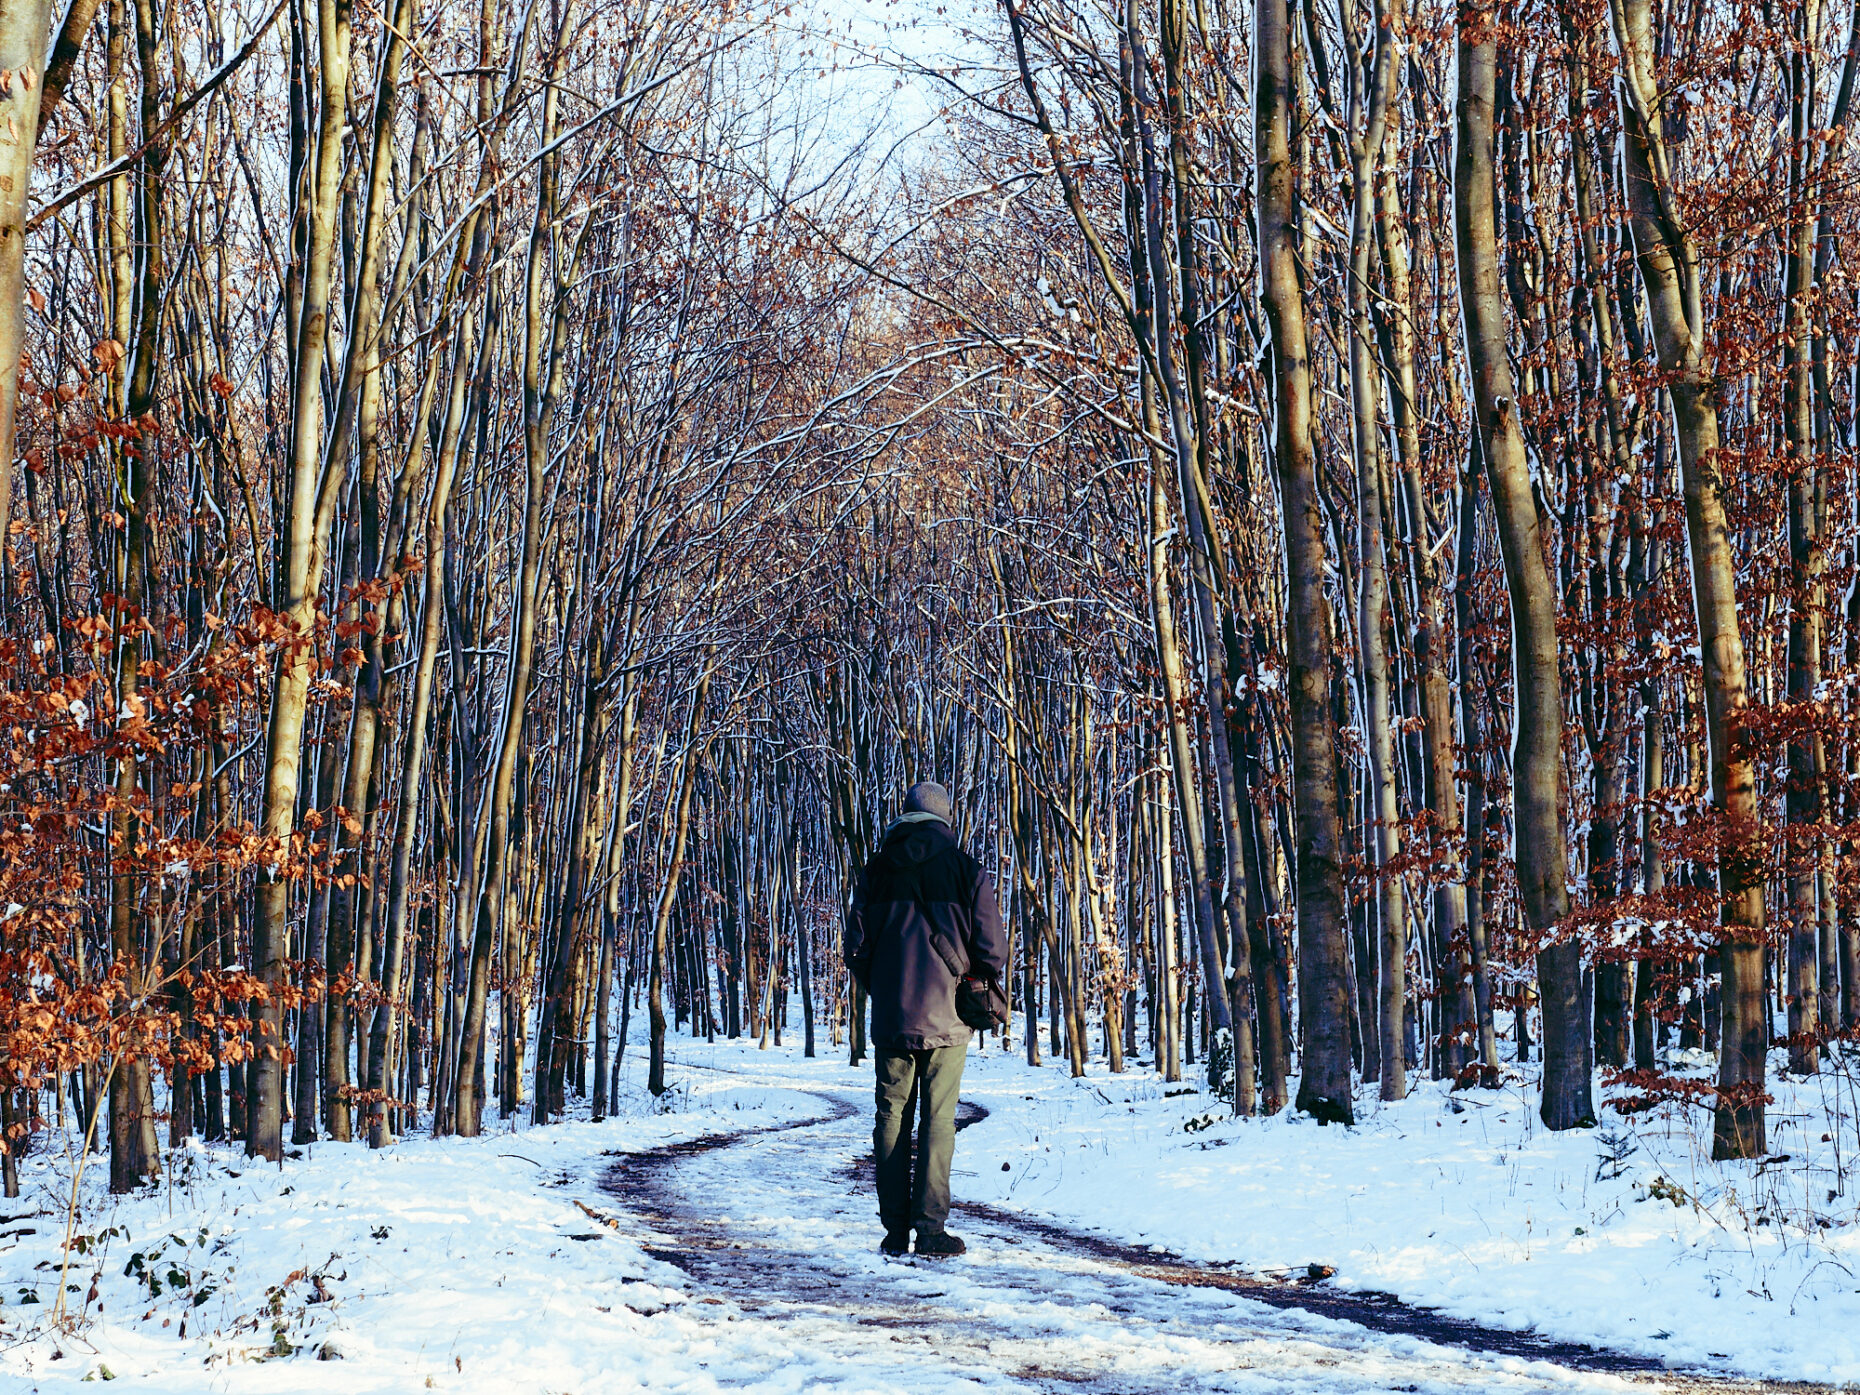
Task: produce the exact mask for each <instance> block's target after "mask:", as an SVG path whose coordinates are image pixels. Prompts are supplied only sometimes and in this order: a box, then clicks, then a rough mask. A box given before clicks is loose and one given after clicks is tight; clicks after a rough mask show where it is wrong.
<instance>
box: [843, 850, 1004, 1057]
mask: <svg viewBox="0 0 1860 1395" xmlns="http://www.w3.org/2000/svg"><path fill="white" fill-rule="evenodd" d="M845 949H846V967H847V968H848V969H850V970H851V971H852V975H853V977H854V978H856V979H858V980H859V982H860V983H861V984H863V985H864V986H865V989H866V991H867V992H868V993H870V994H871V998H872V1045H873V1046H874V1047H876V1048H879V1049H881V1050H883V1049H889V1050H896V1051H923V1050H928V1049H931V1048H934V1047H938V1046H964V1045H967V1044H968V1040H969V1029H968V1027H967V1026H965V1025H964V1024H963V1021H962V1019H961V1018H960V1017H958V1016H957V1015H956V984H957V983H958V982H959V981H960V980H961V979H962V978H963V976H964V975H967V976H969V977H971V978H989V977H992V976H997V975H1001V974H1004V973H1006V971H1007V936H1006V934H1005V933H1004V932H1003V931H1002V929H1001V912H1000V910H999V909H998V908H997V907H996V905H995V891H994V886H993V885H992V884H991V883H990V881H989V879H988V875H987V874H986V873H985V872H983V871H982V869H981V865H980V864H979V863H977V862H976V860H975V859H974V858H972V857H970V856H969V855H968V854H967V853H966V852H964V851H963V850H962V849H961V848H960V847H958V846H957V845H956V838H955V835H954V834H953V833H952V832H950V829H949V826H948V825H947V824H944V823H940V822H937V821H935V820H921V821H913V820H905V821H900V822H899V823H896V824H894V825H892V827H891V828H890V830H888V831H887V832H886V834H885V841H884V843H883V844H882V845H881V846H880V848H879V850H878V852H877V854H876V855H875V856H874V857H873V858H872V860H871V862H869V863H867V864H866V868H865V871H864V872H863V873H861V874H860V877H859V882H858V885H857V886H856V887H855V888H854V891H853V902H852V908H851V909H850V910H849V911H848V912H847V913H846V942H845Z"/></svg>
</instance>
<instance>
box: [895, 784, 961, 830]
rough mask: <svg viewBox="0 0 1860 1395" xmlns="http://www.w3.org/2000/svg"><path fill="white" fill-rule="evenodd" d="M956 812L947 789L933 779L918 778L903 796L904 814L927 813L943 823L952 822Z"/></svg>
mask: <svg viewBox="0 0 1860 1395" xmlns="http://www.w3.org/2000/svg"><path fill="white" fill-rule="evenodd" d="M955 812H956V806H955V803H954V802H953V801H952V800H951V799H950V797H949V791H948V790H946V789H944V788H943V787H942V786H941V785H939V784H938V783H937V782H936V781H935V780H919V781H918V782H917V783H916V784H914V785H912V786H911V787H910V790H909V791H908V792H907V793H906V794H905V796H904V815H905V817H906V818H909V817H910V816H911V815H912V814H927V815H928V816H929V817H931V818H933V819H938V820H940V821H941V822H943V823H952V822H953V821H954V817H953V816H954V815H955Z"/></svg>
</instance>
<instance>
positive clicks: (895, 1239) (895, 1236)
mask: <svg viewBox="0 0 1860 1395" xmlns="http://www.w3.org/2000/svg"><path fill="white" fill-rule="evenodd" d="M878 1248H879V1253H881V1254H888V1255H890V1256H891V1257H892V1258H893V1259H896V1258H897V1257H898V1256H899V1255H901V1254H908V1253H909V1252H910V1248H911V1233H910V1231H908V1230H888V1231H886V1232H885V1238H884V1239H883V1240H881V1241H879V1242H878Z"/></svg>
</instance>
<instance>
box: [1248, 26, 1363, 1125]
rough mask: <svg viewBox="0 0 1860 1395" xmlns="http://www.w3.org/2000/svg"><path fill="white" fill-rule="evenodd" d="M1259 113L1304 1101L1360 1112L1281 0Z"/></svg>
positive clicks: (1264, 39) (1261, 49)
mask: <svg viewBox="0 0 1860 1395" xmlns="http://www.w3.org/2000/svg"><path fill="white" fill-rule="evenodd" d="M1253 78H1254V94H1253V117H1254V123H1255V142H1254V149H1255V152H1256V158H1257V162H1258V165H1257V170H1256V176H1255V185H1254V187H1255V188H1256V189H1257V191H1258V194H1257V199H1258V208H1259V267H1260V271H1259V275H1260V298H1261V300H1262V301H1263V303H1264V305H1265V309H1266V319H1267V322H1268V324H1269V325H1270V326H1271V329H1272V380H1273V459H1274V464H1275V467H1276V469H1277V473H1278V480H1279V508H1280V513H1281V517H1282V520H1283V523H1284V529H1285V567H1286V589H1287V595H1286V611H1285V628H1286V657H1287V660H1288V661H1289V665H1290V673H1289V675H1288V682H1287V685H1286V688H1287V697H1288V699H1289V701H1290V704H1291V711H1292V811H1293V819H1294V822H1295V823H1296V826H1297V830H1298V832H1297V839H1298V861H1297V876H1298V895H1297V907H1298V957H1299V968H1300V971H1301V972H1300V974H1299V983H1298V988H1299V993H1298V998H1299V1006H1300V1010H1301V1012H1300V1015H1301V1017H1302V1018H1303V1023H1304V1032H1305V1053H1304V1073H1303V1076H1302V1078H1301V1079H1300V1081H1299V1085H1298V1100H1297V1103H1298V1108H1300V1109H1301V1110H1303V1111H1305V1112H1306V1113H1308V1114H1311V1115H1314V1116H1315V1117H1317V1118H1318V1119H1321V1120H1324V1121H1327V1122H1336V1123H1344V1124H1348V1123H1352V1122H1354V1120H1355V1102H1354V1100H1353V1098H1352V1094H1351V1082H1350V1001H1349V991H1350V990H1349V968H1348V962H1347V959H1346V955H1347V949H1346V946H1345V942H1344V922H1345V902H1344V894H1343V860H1342V841H1343V840H1342V836H1341V831H1340V829H1339V827H1338V820H1337V758H1336V734H1335V732H1334V731H1333V729H1332V727H1331V722H1330V700H1329V699H1330V694H1329V688H1330V655H1329V648H1330V642H1331V615H1330V603H1329V600H1328V599H1327V598H1326V596H1325V594H1324V519H1323V514H1322V509H1321V505H1320V504H1319V496H1318V488H1317V468H1316V460H1315V457H1314V454H1313V451H1312V445H1311V427H1312V422H1311V361H1310V350H1309V348H1308V346H1307V341H1306V332H1305V303H1304V287H1303V285H1302V284H1301V281H1300V275H1299V269H1298V260H1299V248H1298V239H1299V208H1298V205H1299V198H1298V188H1297V169H1296V166H1295V164H1294V162H1293V158H1292V150H1291V127H1292V104H1293V90H1292V34H1291V15H1290V11H1289V10H1288V8H1287V6H1286V5H1285V4H1284V3H1282V0H1262V2H1261V3H1260V4H1259V5H1258V6H1257V7H1256V9H1255V11H1254V26H1253Z"/></svg>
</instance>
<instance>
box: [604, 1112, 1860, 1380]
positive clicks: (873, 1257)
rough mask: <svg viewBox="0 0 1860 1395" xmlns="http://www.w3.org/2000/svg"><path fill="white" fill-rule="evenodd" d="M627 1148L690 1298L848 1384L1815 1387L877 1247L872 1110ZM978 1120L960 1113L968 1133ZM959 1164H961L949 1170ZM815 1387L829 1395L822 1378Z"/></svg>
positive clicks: (1163, 1265)
mask: <svg viewBox="0 0 1860 1395" xmlns="http://www.w3.org/2000/svg"><path fill="white" fill-rule="evenodd" d="M797 1093H800V1094H804V1095H807V1096H808V1097H810V1098H813V1099H817V1100H818V1101H819V1102H820V1104H821V1110H820V1112H819V1113H818V1114H817V1115H815V1116H814V1117H811V1118H806V1119H801V1120H797V1121H793V1122H789V1123H784V1124H777V1125H773V1126H770V1127H765V1128H759V1129H748V1130H743V1131H741V1132H731V1133H718V1134H710V1135H706V1136H704V1137H701V1138H697V1139H692V1140H690V1141H687V1142H685V1143H680V1144H674V1145H671V1146H668V1147H664V1148H659V1149H654V1150H652V1151H650V1152H645V1153H637V1154H632V1155H629V1156H627V1157H625V1158H623V1159H621V1160H619V1161H617V1162H615V1164H614V1165H613V1166H612V1167H611V1168H610V1169H609V1170H608V1172H607V1173H606V1174H605V1176H604V1177H603V1178H602V1189H603V1190H604V1191H605V1192H606V1193H607V1195H608V1196H610V1197H611V1198H613V1199H614V1200H615V1201H616V1202H618V1203H619V1205H620V1207H621V1208H622V1209H623V1210H624V1211H625V1212H626V1213H627V1214H628V1215H629V1216H630V1218H631V1220H632V1222H633V1228H635V1229H636V1230H637V1231H638V1232H639V1233H641V1234H643V1235H645V1236H646V1237H647V1242H646V1243H647V1249H648V1251H649V1253H651V1254H652V1255H654V1256H655V1257H656V1258H659V1259H662V1260H665V1261H668V1262H670V1263H671V1264H674V1265H676V1266H677V1267H678V1268H680V1269H682V1270H683V1271H684V1272H685V1273H686V1274H687V1275H688V1276H689V1277H690V1279H691V1282H692V1285H693V1287H694V1289H695V1290H696V1291H697V1292H699V1293H700V1294H701V1295H702V1296H704V1297H705V1298H707V1299H709V1300H711V1301H720V1302H722V1303H723V1304H725V1305H733V1306H726V1307H725V1309H724V1310H723V1311H725V1312H726V1313H729V1314H730V1315H732V1316H733V1315H735V1314H737V1313H740V1314H741V1316H742V1317H743V1318H744V1319H746V1320H749V1321H754V1322H758V1323H763V1324H774V1325H777V1326H779V1327H780V1328H782V1329H783V1332H782V1338H783V1340H784V1341H785V1342H787V1343H788V1344H790V1345H792V1346H793V1347H795V1348H796V1349H804V1350H806V1351H807V1352H808V1354H809V1355H810V1357H812V1358H813V1359H814V1361H815V1362H816V1363H818V1362H820V1361H821V1360H822V1359H823V1358H824V1359H827V1360H829V1361H830V1362H831V1363H832V1368H833V1369H835V1370H838V1371H843V1373H844V1375H843V1379H842V1380H841V1381H839V1382H837V1385H836V1388H839V1389H844V1390H847V1391H853V1390H858V1391H867V1390H879V1389H884V1390H892V1389H896V1390H901V1391H910V1392H912V1393H913V1395H917V1393H918V1392H924V1393H925V1395H928V1393H929V1392H941V1391H946V1390H947V1391H1002V1390H1013V1391H1030V1390H1032V1391H1074V1392H1104V1395H1148V1392H1158V1393H1159V1395H1160V1393H1161V1392H1169V1395H1177V1392H1181V1391H1185V1390H1194V1391H1202V1390H1206V1391H1233V1392H1267V1391H1271V1392H1311V1393H1312V1395H1317V1393H1318V1392H1322V1393H1323V1395H1354V1392H1368V1391H1376V1392H1383V1391H1428V1392H1462V1391H1464V1392H1492V1393H1493V1395H1509V1392H1523V1391H1572V1392H1577V1391H1579V1392H1588V1391H1625V1390H1657V1391H1669V1392H1685V1393H1686V1395H1691V1393H1692V1392H1699V1395H1703V1392H1708V1391H1709V1392H1718V1393H1719V1395H1734V1393H1735V1392H1759V1391H1763V1392H1778V1395H1780V1393H1781V1392H1785V1391H1811V1390H1817V1389H1823V1388H1825V1387H1815V1386H1804V1385H1786V1384H1777V1383H1768V1382H1756V1381H1737V1380H1727V1379H1722V1378H1717V1377H1712V1376H1707V1375H1699V1374H1692V1373H1678V1372H1668V1371H1666V1370H1665V1369H1664V1368H1663V1367H1662V1366H1661V1365H1660V1364H1659V1363H1658V1362H1656V1361H1654V1360H1652V1359H1649V1358H1644V1357H1635V1356H1628V1355H1623V1354H1620V1353H1614V1352H1606V1351H1600V1350H1597V1349H1595V1348H1593V1347H1587V1346H1581V1345H1577V1344H1572V1343H1559V1342H1551V1341H1544V1340H1540V1339H1537V1338H1534V1337H1532V1336H1531V1335H1529V1334H1526V1333H1517V1332H1507V1331H1499V1330H1494V1329H1489V1328H1481V1327H1478V1326H1476V1325H1474V1324H1472V1323H1467V1322H1463V1321H1459V1320H1457V1319H1453V1318H1448V1317H1444V1316H1442V1315H1440V1314H1438V1313H1433V1312H1430V1311H1428V1310H1425V1309H1419V1308H1414V1307H1410V1306H1408V1305H1405V1304H1402V1303H1400V1302H1399V1301H1397V1300H1395V1299H1394V1298H1393V1297H1391V1296H1389V1295H1386V1294H1373V1293H1348V1292H1344V1291H1341V1290H1331V1289H1326V1288H1324V1287H1321V1286H1316V1285H1302V1284H1289V1283H1281V1282H1275V1281H1271V1280H1265V1279H1261V1278H1258V1277H1256V1276H1253V1275H1250V1274H1247V1273H1244V1272H1242V1271H1239V1270H1234V1269H1228V1268H1223V1267H1218V1266H1202V1265H1196V1264H1192V1263H1189V1262H1188V1261H1185V1260H1181V1259H1178V1258H1175V1257H1172V1256H1167V1255H1159V1254H1156V1253H1154V1252H1152V1251H1150V1250H1147V1249H1140V1248H1137V1247H1133V1246H1128V1245H1123V1244H1120V1243H1118V1242H1116V1241H1114V1240H1109V1239H1106V1238H1103V1237H1100V1236H1094V1235H1088V1234H1082V1233H1079V1232H1076V1231H1072V1230H1069V1229H1067V1228H1065V1227H1062V1226H1059V1225H1055V1224H1052V1223H1050V1222H1045V1221H1039V1220H1034V1219H1029V1218H1027V1217H1024V1216H1019V1215H1015V1214H1012V1213H1009V1212H1004V1211H1000V1210H997V1209H995V1208H993V1207H986V1206H975V1205H964V1204H963V1203H962V1202H961V1200H960V1191H961V1187H960V1179H958V1186H957V1192H958V1200H957V1203H956V1214H955V1215H954V1216H953V1217H952V1227H951V1228H952V1229H954V1230H956V1231H957V1232H958V1233H959V1234H961V1235H962V1236H963V1238H964V1239H965V1240H967V1241H968V1243H969V1254H968V1255H967V1256H966V1257H965V1258H963V1259H959V1260H955V1261H942V1262H939V1261H931V1260H918V1259H904V1260H887V1259H885V1258H884V1257H883V1256H881V1255H879V1254H878V1252H877V1240H878V1228H877V1221H876V1216H875V1206H874V1203H873V1200H872V1195H871V1157H870V1151H871V1140H870V1133H869V1122H868V1119H867V1110H868V1108H869V1106H868V1103H867V1101H866V1099H865V1097H864V1095H863V1094H862V1093H860V1092H856V1091H853V1090H850V1089H849V1090H845V1091H838V1090H833V1091H829V1090H823V1089H815V1088H809V1089H806V1090H798V1091H797ZM984 1117H986V1115H985V1112H984V1111H982V1110H981V1109H980V1108H979V1107H977V1106H974V1105H969V1104H966V1103H965V1104H964V1106H963V1108H962V1113H961V1116H960V1117H959V1119H958V1127H964V1126H967V1125H968V1124H972V1123H975V1122H977V1121H978V1120H980V1119H981V1118H984ZM961 1165H962V1152H961V1149H960V1148H958V1150H957V1167H958V1170H960V1168H961ZM806 1388H808V1389H810V1390H811V1389H817V1388H822V1387H820V1386H818V1385H816V1384H810V1385H808V1386H807V1387H806Z"/></svg>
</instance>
